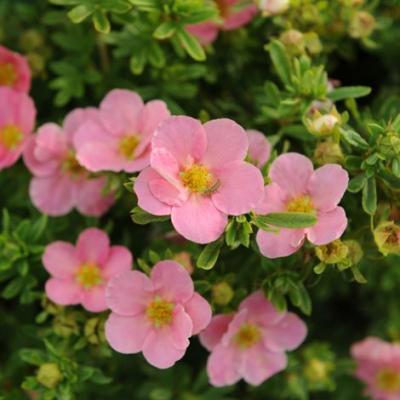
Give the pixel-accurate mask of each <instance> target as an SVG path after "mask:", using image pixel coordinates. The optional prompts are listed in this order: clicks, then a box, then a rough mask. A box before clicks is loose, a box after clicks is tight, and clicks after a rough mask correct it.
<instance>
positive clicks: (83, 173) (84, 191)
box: [24, 108, 114, 216]
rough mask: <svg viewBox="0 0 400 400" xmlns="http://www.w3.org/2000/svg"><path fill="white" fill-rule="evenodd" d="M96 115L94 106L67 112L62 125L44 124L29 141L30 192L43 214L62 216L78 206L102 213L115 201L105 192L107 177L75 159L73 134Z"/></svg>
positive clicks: (87, 211)
mask: <svg viewBox="0 0 400 400" xmlns="http://www.w3.org/2000/svg"><path fill="white" fill-rule="evenodd" d="M95 116H96V111H95V110H94V109H90V108H87V109H76V110H74V111H72V112H71V113H69V114H68V115H67V117H66V118H65V120H64V125H63V127H60V126H58V125H56V124H53V123H47V124H44V125H42V126H41V127H40V128H39V129H38V132H37V134H36V135H34V136H33V137H32V139H31V141H30V142H29V144H28V146H27V148H26V151H25V152H24V161H25V164H26V166H27V167H28V169H29V170H30V171H31V173H32V174H33V178H32V180H31V183H30V186H29V195H30V198H31V201H32V203H33V204H34V205H35V207H36V208H38V209H39V210H40V211H42V212H43V213H45V214H48V215H51V216H60V215H65V214H68V213H69V212H70V211H71V210H72V209H73V208H77V209H78V210H79V212H80V213H81V214H84V215H89V216H101V215H102V214H104V213H105V212H106V211H107V210H108V209H109V208H110V207H111V205H112V204H113V203H114V195H113V194H105V193H104V190H105V186H106V183H107V182H106V178H105V177H102V176H101V177H92V176H91V175H90V173H89V172H88V171H87V170H86V169H85V168H83V167H82V166H81V165H80V164H79V162H78V161H77V159H76V150H75V146H74V143H73V139H74V135H75V133H76V131H77V129H78V128H79V126H80V125H81V124H82V123H83V122H85V121H87V120H88V119H90V118H95Z"/></svg>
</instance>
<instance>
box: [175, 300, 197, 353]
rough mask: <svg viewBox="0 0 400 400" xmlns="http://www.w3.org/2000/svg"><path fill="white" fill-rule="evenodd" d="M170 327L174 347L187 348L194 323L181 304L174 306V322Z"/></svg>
mask: <svg viewBox="0 0 400 400" xmlns="http://www.w3.org/2000/svg"><path fill="white" fill-rule="evenodd" d="M169 329H170V334H171V339H172V342H173V344H174V347H175V348H176V349H178V350H186V348H187V347H188V346H189V344H190V342H189V338H190V337H191V336H192V332H193V323H192V320H191V319H190V316H189V315H188V314H187V313H186V312H185V310H184V308H183V307H182V306H181V305H180V304H177V305H176V306H175V308H174V316H173V322H172V325H171V326H170V327H169Z"/></svg>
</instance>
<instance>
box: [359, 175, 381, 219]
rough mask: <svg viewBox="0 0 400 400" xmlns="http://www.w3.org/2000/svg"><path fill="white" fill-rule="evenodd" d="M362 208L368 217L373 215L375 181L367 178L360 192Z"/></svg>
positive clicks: (375, 201)
mask: <svg viewBox="0 0 400 400" xmlns="http://www.w3.org/2000/svg"><path fill="white" fill-rule="evenodd" d="M362 207H363V209H364V211H365V212H366V213H367V214H369V215H374V214H375V212H376V208H377V197H376V181H375V178H369V179H368V180H367V183H366V185H365V186H364V188H363V192H362Z"/></svg>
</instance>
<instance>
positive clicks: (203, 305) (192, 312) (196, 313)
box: [185, 293, 212, 335]
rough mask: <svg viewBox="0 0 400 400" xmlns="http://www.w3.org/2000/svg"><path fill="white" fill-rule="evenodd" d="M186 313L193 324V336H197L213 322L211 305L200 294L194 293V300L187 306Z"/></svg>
mask: <svg viewBox="0 0 400 400" xmlns="http://www.w3.org/2000/svg"><path fill="white" fill-rule="evenodd" d="M185 311H186V312H187V313H188V314H189V316H190V318H191V320H192V322H193V335H197V334H198V333H199V332H200V331H202V330H203V329H205V328H206V327H207V326H208V324H209V323H210V321H211V316H212V312H211V307H210V304H209V303H208V301H207V300H206V299H205V298H204V297H202V296H200V295H199V294H198V293H194V294H193V296H192V298H191V299H190V300H189V301H188V302H187V303H186V304H185Z"/></svg>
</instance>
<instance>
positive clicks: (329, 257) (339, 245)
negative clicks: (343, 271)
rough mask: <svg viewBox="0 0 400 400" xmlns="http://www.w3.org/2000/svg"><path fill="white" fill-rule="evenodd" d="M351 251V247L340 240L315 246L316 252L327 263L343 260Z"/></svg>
mask: <svg viewBox="0 0 400 400" xmlns="http://www.w3.org/2000/svg"><path fill="white" fill-rule="evenodd" d="M348 253H349V248H348V247H347V246H346V245H345V244H344V243H343V242H342V241H341V240H340V239H337V240H334V241H333V242H331V243H328V244H325V245H323V246H318V247H316V248H315V254H316V256H317V257H318V258H319V260H320V261H321V262H323V263H325V264H337V263H339V262H341V261H343V260H344V259H345V258H346V257H347V255H348Z"/></svg>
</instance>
